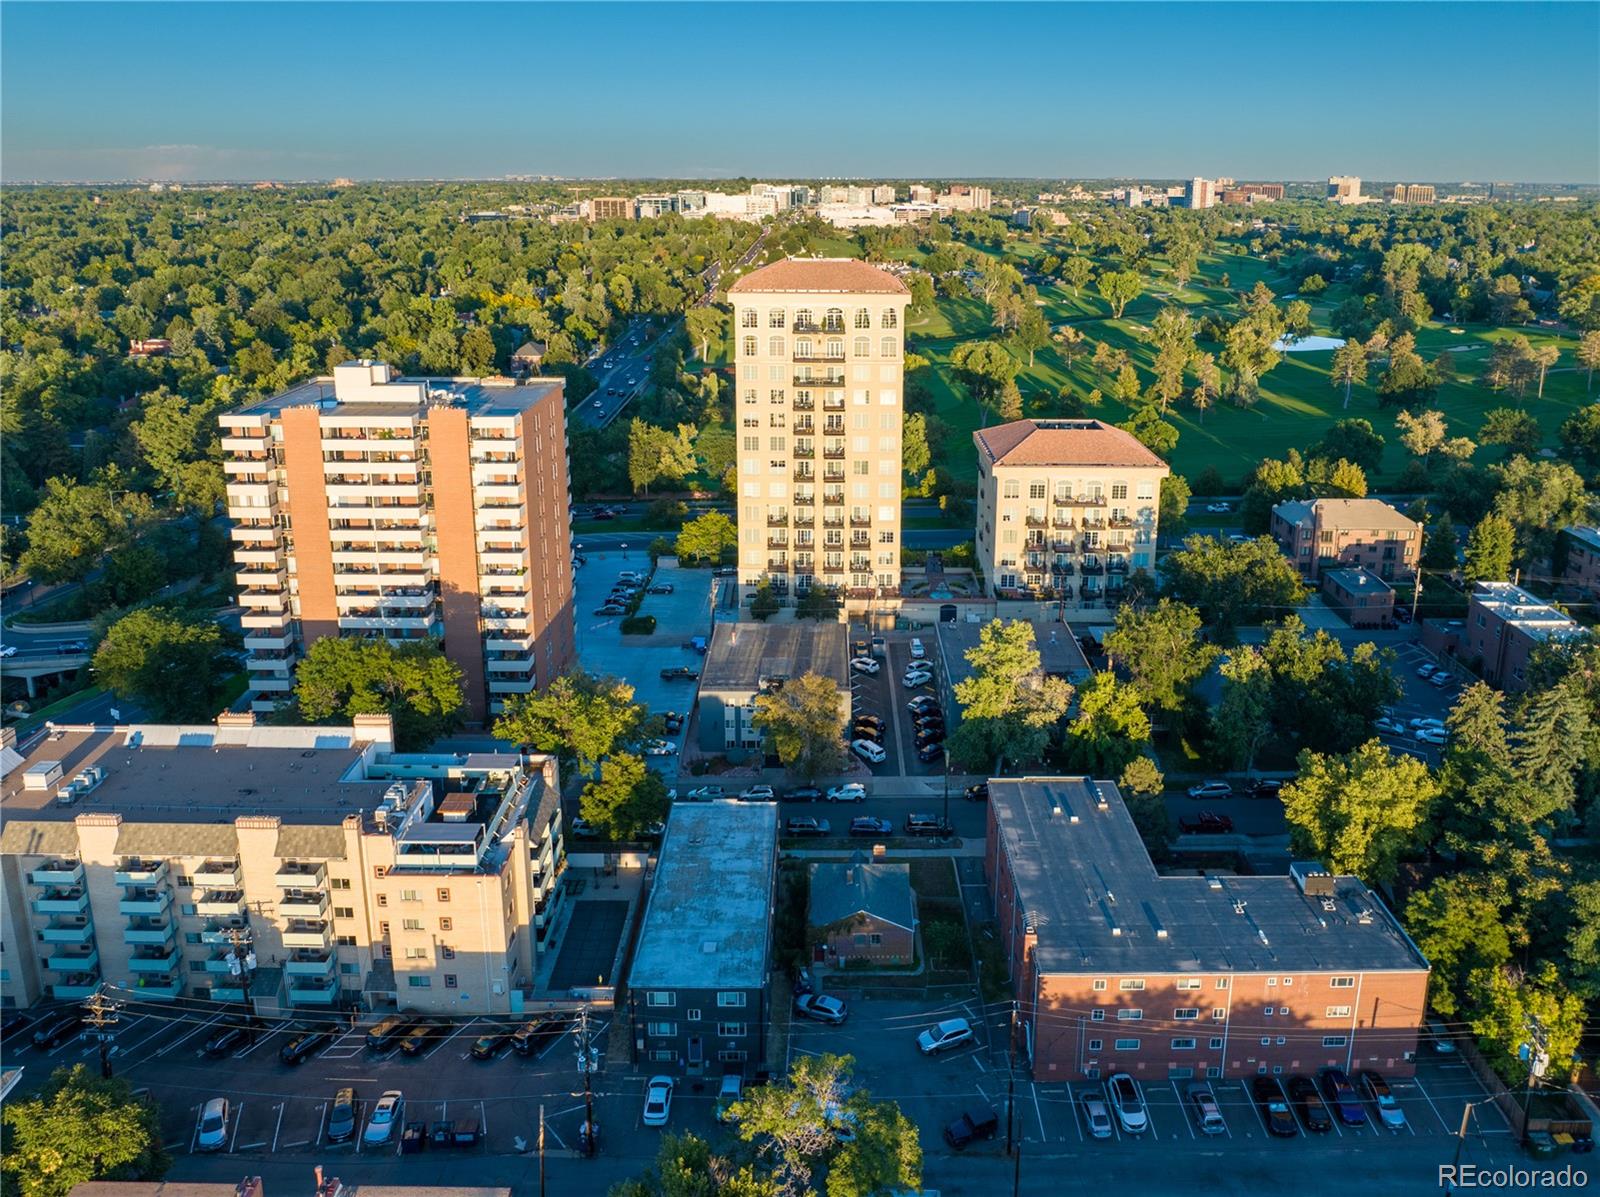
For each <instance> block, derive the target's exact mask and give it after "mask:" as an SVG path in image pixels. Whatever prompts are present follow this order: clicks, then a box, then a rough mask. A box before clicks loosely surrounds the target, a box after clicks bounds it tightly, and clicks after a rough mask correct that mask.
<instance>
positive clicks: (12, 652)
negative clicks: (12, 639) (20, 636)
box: [0, 644, 17, 657]
mask: <svg viewBox="0 0 1600 1197" xmlns="http://www.w3.org/2000/svg"><path fill="white" fill-rule="evenodd" d="M16 655H17V646H16V645H15V644H7V645H3V646H0V657H14V656H16Z"/></svg>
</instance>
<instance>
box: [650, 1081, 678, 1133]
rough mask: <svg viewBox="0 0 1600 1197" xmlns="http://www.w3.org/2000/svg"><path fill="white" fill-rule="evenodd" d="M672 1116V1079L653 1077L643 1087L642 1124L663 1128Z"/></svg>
mask: <svg viewBox="0 0 1600 1197" xmlns="http://www.w3.org/2000/svg"><path fill="white" fill-rule="evenodd" d="M671 1116H672V1078H671V1077H670V1076H653V1077H651V1078H650V1083H649V1084H648V1085H646V1086H645V1087H644V1124H645V1125H646V1126H665V1125H667V1119H668V1118H669V1117H671Z"/></svg>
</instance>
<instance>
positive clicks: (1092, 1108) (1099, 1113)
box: [1083, 1089, 1111, 1139]
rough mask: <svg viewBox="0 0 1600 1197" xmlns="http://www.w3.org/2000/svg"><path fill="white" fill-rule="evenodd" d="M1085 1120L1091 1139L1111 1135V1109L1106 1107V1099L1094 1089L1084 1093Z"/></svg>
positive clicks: (1105, 1137) (1104, 1137)
mask: <svg viewBox="0 0 1600 1197" xmlns="http://www.w3.org/2000/svg"><path fill="white" fill-rule="evenodd" d="M1083 1121H1084V1123H1085V1124H1086V1125H1087V1126H1088V1129H1089V1137H1090V1138H1091V1139H1109V1138H1110V1137H1111V1111H1110V1110H1108V1109H1107V1108H1106V1103H1105V1099H1104V1098H1102V1097H1101V1096H1100V1094H1098V1093H1096V1092H1095V1091H1094V1090H1092V1089H1091V1090H1090V1091H1089V1092H1087V1093H1085V1094H1084V1095H1083Z"/></svg>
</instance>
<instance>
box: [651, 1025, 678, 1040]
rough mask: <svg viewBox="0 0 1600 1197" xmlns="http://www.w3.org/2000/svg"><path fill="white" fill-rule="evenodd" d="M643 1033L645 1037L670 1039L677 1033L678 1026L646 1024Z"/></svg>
mask: <svg viewBox="0 0 1600 1197" xmlns="http://www.w3.org/2000/svg"><path fill="white" fill-rule="evenodd" d="M644 1033H645V1034H646V1035H654V1036H656V1037H657V1038H670V1037H671V1036H673V1035H676V1034H677V1033H678V1024H677V1023H675V1022H647V1023H645V1025H644Z"/></svg>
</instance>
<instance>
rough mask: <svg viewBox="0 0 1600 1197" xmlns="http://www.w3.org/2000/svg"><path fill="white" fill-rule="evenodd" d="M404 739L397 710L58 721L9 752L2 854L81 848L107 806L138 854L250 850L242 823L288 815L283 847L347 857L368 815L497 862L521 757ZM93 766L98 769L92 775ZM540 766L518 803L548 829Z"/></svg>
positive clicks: (420, 845)
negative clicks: (354, 819)
mask: <svg viewBox="0 0 1600 1197" xmlns="http://www.w3.org/2000/svg"><path fill="white" fill-rule="evenodd" d="M393 743H394V736H393V732H392V731H391V730H390V724H389V720H388V718H387V717H386V716H377V717H361V718H359V719H358V721H357V722H356V723H355V724H353V725H351V726H347V727H268V726H260V725H252V724H251V723H250V722H249V717H248V716H243V717H241V716H225V717H224V718H223V720H220V721H219V722H218V723H217V724H215V725H211V724H187V725H185V724H122V725H115V726H113V725H80V726H60V727H54V728H52V729H51V730H50V731H49V732H48V733H47V734H46V735H44V736H41V737H40V738H39V739H38V740H37V741H36V742H35V743H34V744H33V745H32V746H31V747H30V748H29V751H28V752H27V754H26V756H23V755H22V754H19V753H17V752H16V751H15V750H14V749H11V748H7V749H6V750H5V752H4V757H5V759H4V762H3V776H0V785H3V797H0V813H3V815H4V820H5V823H4V828H3V830H0V852H6V853H23V854H45V853H55V852H70V851H72V850H74V848H75V839H76V832H75V829H74V828H73V823H72V821H73V820H75V819H77V817H78V816H80V815H89V814H100V815H114V816H117V817H119V818H120V819H121V820H122V823H123V830H122V832H121V834H120V835H119V839H118V843H117V850H118V851H119V852H126V853H128V854H135V855H137V854H150V855H160V854H169V855H170V854H184V855H189V854H194V855H200V854H224V853H227V852H231V851H237V844H238V841H237V836H236V831H235V820H237V819H239V818H242V817H250V816H268V817H276V818H278V819H280V820H282V830H281V832H280V835H281V836H283V837H287V840H286V842H284V843H283V844H282V845H281V846H282V847H283V848H284V849H285V850H284V851H282V852H280V855H283V856H293V855H307V856H317V855H328V856H342V855H343V854H344V840H343V833H342V831H341V829H340V827H341V825H342V824H343V823H344V821H345V820H346V819H348V818H350V817H351V816H358V817H360V818H361V819H362V827H363V829H364V830H366V831H369V832H384V833H392V834H393V835H394V838H395V840H396V844H397V848H398V850H399V851H400V852H401V853H404V854H408V855H411V854H426V853H429V852H434V853H436V854H443V855H455V854H459V853H461V852H466V851H469V850H471V851H473V852H474V853H475V854H477V855H479V856H481V858H482V859H483V860H484V861H485V862H487V863H490V864H492V863H494V860H495V858H496V855H497V854H496V852H495V848H496V846H497V845H496V843H495V839H494V836H493V834H492V833H493V831H494V830H496V829H497V828H498V827H499V825H498V824H497V823H496V819H497V817H509V815H511V814H514V812H507V811H505V810H503V809H502V808H503V807H504V805H505V803H504V798H505V795H506V791H505V790H504V789H503V788H502V787H501V786H500V785H499V784H497V783H496V782H494V781H492V779H495V778H504V777H509V776H512V775H513V774H515V773H516V772H517V771H518V770H519V767H520V766H521V765H522V763H523V761H522V758H521V757H520V756H518V755H517V754H516V753H495V752H464V753H429V754H421V753H415V754H413V753H407V754H396V753H394V752H393V751H392V749H393ZM89 770H98V771H99V775H98V777H96V776H95V775H94V774H88V775H87V776H86V777H85V775H86V773H87V771H89ZM527 772H528V773H529V775H530V785H531V786H533V787H536V788H535V789H533V790H531V791H529V792H528V793H527V795H526V798H527V802H526V806H525V804H524V801H523V800H522V798H520V797H519V798H518V800H517V801H516V802H515V803H514V804H513V805H514V806H515V808H516V809H517V810H523V809H527V808H531V810H532V813H533V817H534V821H535V822H536V824H537V825H539V826H543V825H544V824H545V823H547V822H548V821H549V818H550V816H551V815H552V814H553V812H554V809H555V804H556V802H557V801H558V798H557V796H556V795H555V794H554V792H553V791H554V788H555V787H553V786H548V785H545V784H544V778H543V776H542V774H541V773H540V771H539V770H538V769H531V770H528V771H527ZM80 777H85V781H84V783H81V784H80V783H77V782H76V779H78V778H80ZM63 791H70V792H71V793H70V797H68V798H66V799H65V800H63V798H62V796H61V795H62V794H63ZM401 791H403V793H401ZM385 810H386V813H383V814H380V813H379V812H380V811H385ZM408 816H409V817H408ZM124 839H126V841H127V842H126V843H124V842H123V841H124Z"/></svg>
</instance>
